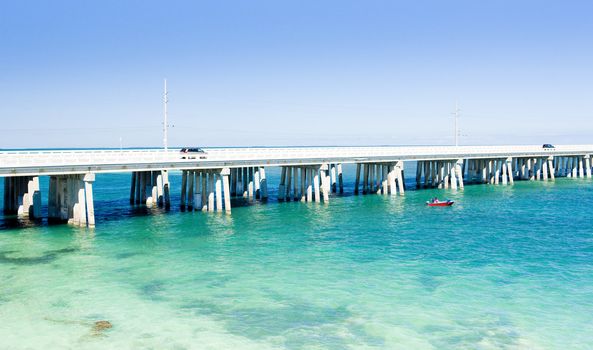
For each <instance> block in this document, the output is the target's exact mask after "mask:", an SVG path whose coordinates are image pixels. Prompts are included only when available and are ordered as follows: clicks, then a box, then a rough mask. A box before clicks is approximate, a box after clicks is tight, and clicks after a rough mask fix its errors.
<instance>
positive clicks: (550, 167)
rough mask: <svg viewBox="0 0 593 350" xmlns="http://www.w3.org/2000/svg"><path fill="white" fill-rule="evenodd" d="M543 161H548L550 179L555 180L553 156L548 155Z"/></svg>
mask: <svg viewBox="0 0 593 350" xmlns="http://www.w3.org/2000/svg"><path fill="white" fill-rule="evenodd" d="M545 161H547V162H548V172H549V174H550V180H555V177H556V174H555V173H556V169H554V156H550V157H548V159H546V160H545Z"/></svg>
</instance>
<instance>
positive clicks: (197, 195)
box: [193, 171, 230, 210]
mask: <svg viewBox="0 0 593 350" xmlns="http://www.w3.org/2000/svg"><path fill="white" fill-rule="evenodd" d="M229 191H230V188H229ZM203 198H204V196H203V193H202V171H196V179H195V187H194V200H193V207H194V210H202V208H203V207H204V202H203Z"/></svg>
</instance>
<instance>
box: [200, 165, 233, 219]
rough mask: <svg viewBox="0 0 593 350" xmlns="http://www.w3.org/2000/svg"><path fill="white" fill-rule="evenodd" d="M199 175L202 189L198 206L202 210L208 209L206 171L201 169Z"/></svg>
mask: <svg viewBox="0 0 593 350" xmlns="http://www.w3.org/2000/svg"><path fill="white" fill-rule="evenodd" d="M236 174H237V173H236ZM200 177H201V179H200V181H201V182H202V183H201V186H202V191H201V195H202V200H201V202H202V206H201V207H200V209H201V210H202V211H208V196H209V193H208V173H207V172H205V171H202V172H201V176H200Z"/></svg>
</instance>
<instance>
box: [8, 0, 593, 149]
mask: <svg viewBox="0 0 593 350" xmlns="http://www.w3.org/2000/svg"><path fill="white" fill-rule="evenodd" d="M591 14H593V2H591V1H570V0H568V1H553V2H552V1H547V2H546V1H517V0H515V1H475V0H472V1H421V0H420V1H416V0H414V1H411V0H410V1H374V0H365V1H348V0H341V1H333V0H330V1H321V0H314V1H309V0H300V1H277V0H276V1H271V0H270V1H258V0H253V1H224V0H217V1H158V2H156V1H145V0H143V1H121V0H119V1H112V0H102V1H94V2H92V4H91V2H90V1H26V0H23V1H3V2H2V3H1V9H0V96H1V98H2V103H0V118H1V121H2V124H1V125H0V130H1V131H0V132H1V135H2V137H1V138H0V148H11V147H96V146H98V147H119V143H120V137H122V138H123V144H124V147H126V146H160V145H161V143H162V141H161V140H162V135H161V121H162V104H161V101H162V96H161V94H162V79H163V78H165V77H166V78H167V79H168V82H169V90H170V103H169V111H170V113H169V116H170V119H171V123H172V124H174V128H172V129H171V131H170V144H171V145H179V146H182V145H203V146H225V145H228V146H247V145H328V144H336V145H344V144H433V143H434V144H445V143H451V142H452V139H453V121H452V116H451V112H452V111H453V108H454V104H455V101H456V100H458V101H459V103H460V107H461V108H462V114H461V128H462V138H461V142H462V143H464V144H496V143H516V144H525V143H544V142H552V143H571V142H573V143H593V140H592V138H593V88H592V84H593V20H591Z"/></svg>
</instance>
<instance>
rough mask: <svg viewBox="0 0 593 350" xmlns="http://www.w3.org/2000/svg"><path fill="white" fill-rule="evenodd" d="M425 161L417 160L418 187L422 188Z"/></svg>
mask: <svg viewBox="0 0 593 350" xmlns="http://www.w3.org/2000/svg"><path fill="white" fill-rule="evenodd" d="M423 163H424V162H423V161H421V160H420V161H418V162H416V188H420V181H421V180H422V166H423Z"/></svg>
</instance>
